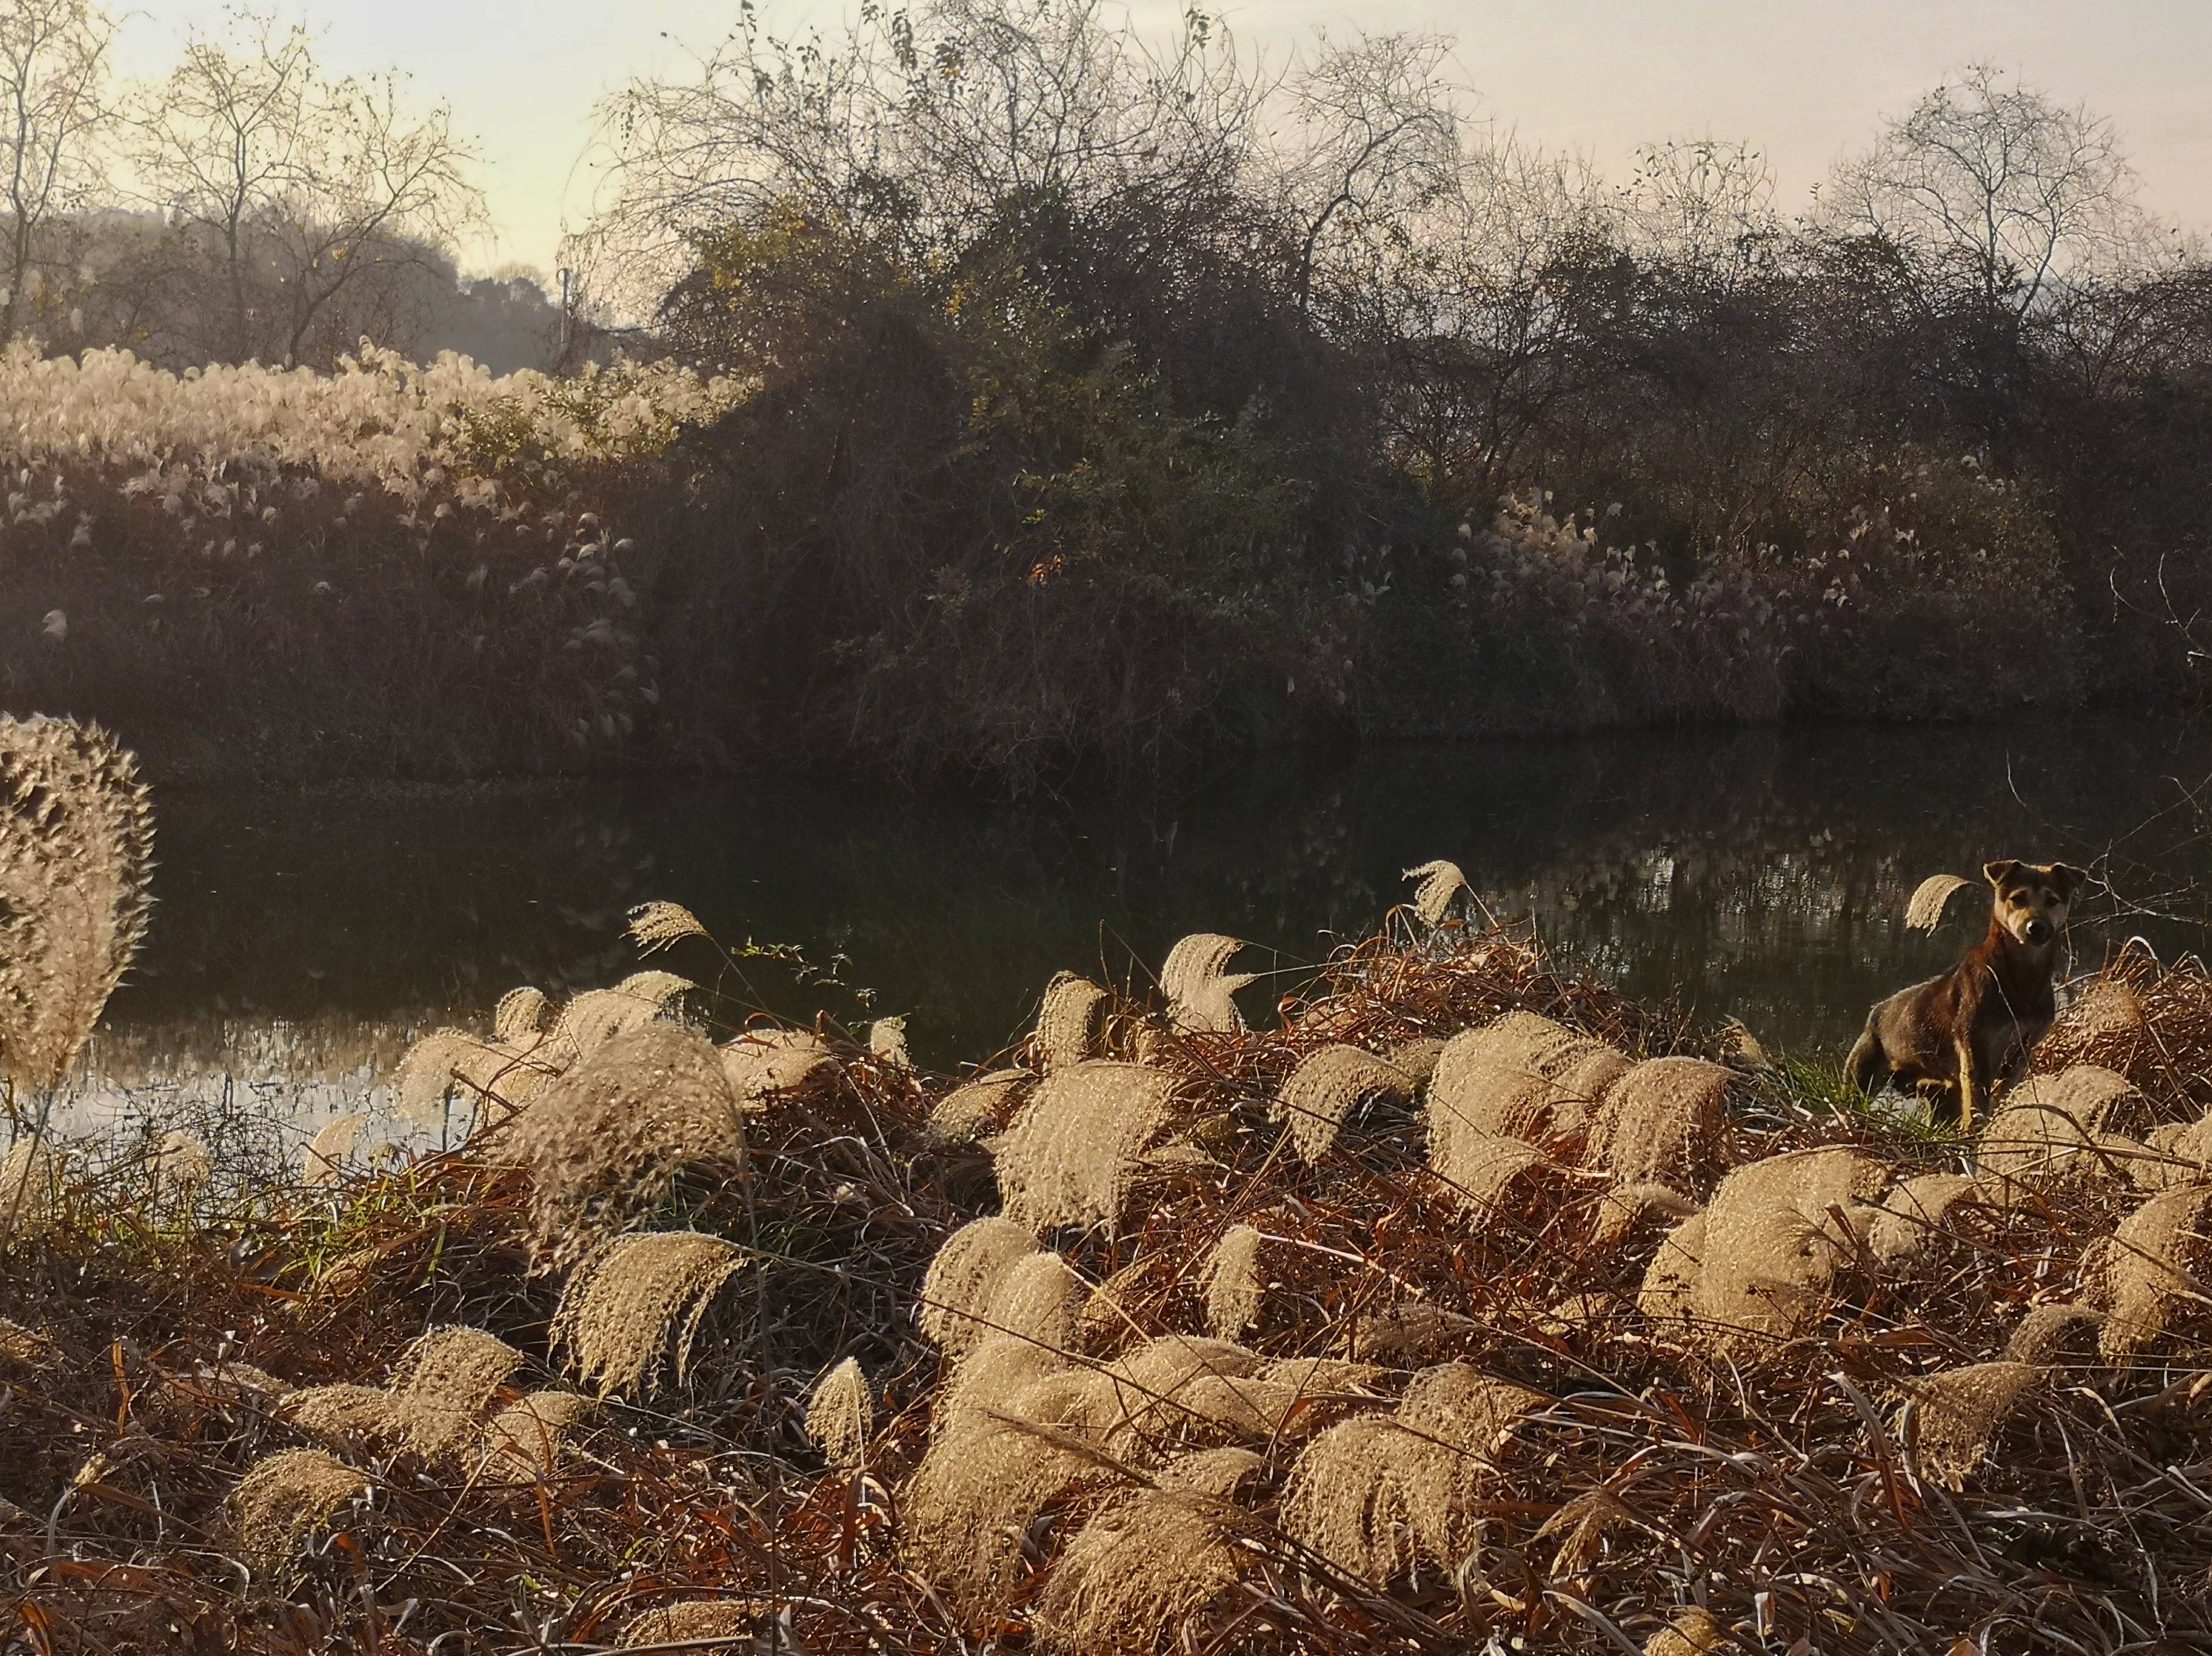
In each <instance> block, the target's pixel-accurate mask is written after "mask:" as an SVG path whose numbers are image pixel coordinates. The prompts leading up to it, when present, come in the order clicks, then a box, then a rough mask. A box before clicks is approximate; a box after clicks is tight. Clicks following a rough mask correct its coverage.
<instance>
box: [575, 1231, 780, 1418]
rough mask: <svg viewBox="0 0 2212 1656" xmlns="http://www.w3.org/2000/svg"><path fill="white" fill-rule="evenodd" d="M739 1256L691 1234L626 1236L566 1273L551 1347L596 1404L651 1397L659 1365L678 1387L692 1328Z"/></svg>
mask: <svg viewBox="0 0 2212 1656" xmlns="http://www.w3.org/2000/svg"><path fill="white" fill-rule="evenodd" d="M743 1263H744V1259H743V1256H742V1255H741V1254H740V1253H739V1252H738V1249H737V1248H736V1247H733V1246H732V1244H730V1243H728V1242H726V1241H724V1240H722V1239H721V1238H720V1237H719V1236H709V1235H706V1234H702V1233H701V1232H699V1231H696V1230H662V1231H632V1232H630V1233H629V1234H625V1235H622V1236H617V1237H616V1238H614V1239H613V1240H611V1241H609V1242H607V1243H605V1245H604V1246H603V1247H600V1248H599V1249H598V1250H597V1251H596V1252H595V1253H592V1254H591V1255H590V1257H588V1258H587V1259H585V1260H584V1262H583V1263H582V1264H581V1265H578V1266H577V1267H576V1268H575V1270H574V1271H572V1272H570V1273H569V1277H568V1283H567V1285H566V1286H565V1287H564V1288H563V1289H562V1291H561V1303H560V1307H559V1308H558V1309H557V1310H556V1312H555V1313H554V1315H553V1326H552V1331H551V1344H552V1347H553V1349H554V1350H556V1352H560V1353H564V1354H565V1356H566V1358H567V1361H568V1364H569V1366H570V1368H572V1369H574V1372H575V1373H576V1374H577V1375H578V1377H579V1378H580V1379H581V1380H583V1381H584V1383H585V1384H586V1385H587V1386H592V1387H593V1388H594V1389H595V1390H596V1391H597V1392H598V1393H599V1396H600V1397H602V1398H605V1397H611V1396H613V1395H615V1394H616V1393H617V1392H619V1393H622V1394H623V1395H626V1396H629V1397H647V1396H650V1395H651V1394H652V1393H653V1391H654V1390H655V1389H656V1385H657V1380H658V1377H659V1372H660V1370H661V1368H662V1366H663V1359H664V1358H668V1359H671V1362H670V1365H669V1366H670V1368H671V1372H672V1374H673V1376H674V1378H675V1380H677V1381H678V1383H679V1384H680V1383H681V1382H682V1380H683V1379H684V1371H685V1369H686V1368H688V1367H689V1366H690V1360H691V1344H692V1341H693V1340H694V1339H695V1338H696V1337H697V1335H698V1332H699V1325H700V1323H701V1322H702V1320H703V1319H705V1317H706V1314H707V1310H708V1307H709V1306H711V1305H712V1304H713V1303H714V1296H715V1295H716V1294H717V1293H718V1292H719V1291H720V1289H721V1286H722V1284H723V1283H726V1282H727V1281H729V1279H730V1278H731V1277H733V1276H734V1275H736V1274H737V1271H738V1268H739V1266H740V1265H742V1264H743Z"/></svg>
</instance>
